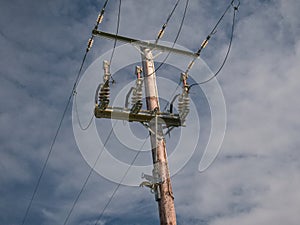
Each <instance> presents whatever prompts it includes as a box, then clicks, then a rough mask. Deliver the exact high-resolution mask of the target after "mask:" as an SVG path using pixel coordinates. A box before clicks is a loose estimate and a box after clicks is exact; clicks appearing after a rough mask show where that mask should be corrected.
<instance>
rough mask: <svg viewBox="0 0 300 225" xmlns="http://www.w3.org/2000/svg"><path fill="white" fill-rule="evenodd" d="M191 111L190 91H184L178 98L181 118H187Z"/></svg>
mask: <svg viewBox="0 0 300 225" xmlns="http://www.w3.org/2000/svg"><path fill="white" fill-rule="evenodd" d="M189 112H190V98H189V95H188V93H186V92H184V93H182V94H181V95H180V96H179V98H178V113H179V115H180V117H181V118H183V119H184V118H185V117H186V116H187V115H188V113H189Z"/></svg>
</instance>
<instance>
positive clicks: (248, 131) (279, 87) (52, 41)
mask: <svg viewBox="0 0 300 225" xmlns="http://www.w3.org/2000/svg"><path fill="white" fill-rule="evenodd" d="M175 2H176V1H175V0H164V1H159V0H154V1H146V0H140V1H137V0H122V10H121V23H120V34H122V35H126V36H130V37H136V38H140V39H144V40H149V39H154V38H155V35H156V34H157V32H158V30H159V29H160V27H161V25H162V24H163V23H164V22H165V19H166V17H167V14H168V13H169V12H170V10H171V9H172V7H173V5H174V3H175ZM228 2H229V1H222V2H220V1H216V0H212V1H194V0H190V3H189V8H188V12H187V16H186V19H185V23H184V27H183V30H182V33H181V35H180V37H179V39H178V42H177V43H178V44H179V45H182V46H184V47H186V48H189V49H191V50H193V51H196V50H197V48H198V47H199V44H201V42H202V40H203V39H204V38H205V37H206V36H207V34H208V33H209V32H210V30H211V28H212V27H213V26H214V24H215V23H216V21H217V20H218V18H219V17H220V15H221V14H222V13H223V11H224V9H225V8H226V7H227V5H228ZM117 3H118V1H113V0H112V1H110V2H109V4H108V6H107V10H106V14H105V17H104V20H103V23H102V25H101V29H103V30H105V31H108V32H115V29H116V16H117V9H118V4H117ZM184 3H185V1H184V0H181V2H180V4H179V6H178V9H177V10H176V11H175V13H174V17H172V19H171V21H170V24H169V26H168V28H167V30H166V33H165V36H164V37H163V40H164V41H169V42H172V41H173V40H174V37H175V35H176V32H177V29H178V26H179V23H180V20H181V18H182V14H183V9H184ZM103 4H104V1H92V0H89V1H84V2H83V1H79V0H73V1H71V0H60V1H58V0H53V1H31V0H28V1H18V0H11V1H3V2H2V4H1V9H0V46H1V51H0V55H1V61H0V68H1V70H0V74H1V76H0V79H1V82H0V86H1V87H0V95H1V98H0V105H1V111H0V124H1V130H0V146H1V151H0V169H1V173H0V182H1V185H0V195H1V201H0V224H3V225H15V224H21V221H22V218H23V216H24V213H25V210H26V207H27V205H28V203H29V200H30V197H31V194H32V191H33V189H34V186H35V184H36V182H37V178H38V176H39V174H40V171H41V168H42V164H43V162H44V160H45V158H46V155H47V153H48V150H49V147H50V144H51V140H52V138H53V136H54V134H55V130H56V128H57V126H58V121H59V119H60V116H61V114H62V111H63V108H64V106H65V104H66V101H67V98H68V95H69V93H70V90H71V88H72V86H73V82H74V79H75V76H76V73H77V71H78V69H79V66H80V62H81V59H82V57H83V53H84V50H85V47H86V42H87V40H88V38H89V37H90V32H91V29H92V28H93V25H94V23H95V19H96V18H97V15H98V12H99V10H100V9H101V7H102V6H103ZM299 9H300V2H299V1H298V0H268V1H266V0H265V1H263V0H252V1H250V0H244V1H243V0H241V5H240V9H239V12H238V13H237V23H236V30H235V34H234V41H233V45H232V51H231V53H230V56H229V59H228V61H227V64H226V65H225V67H224V69H223V70H222V72H221V74H220V75H219V76H218V81H219V83H220V86H221V87H222V90H223V94H224V98H225V101H226V110H227V130H226V133H225V138H224V142H223V145H222V148H221V153H220V155H219V156H218V158H217V159H216V161H215V162H214V164H213V165H212V166H211V167H210V168H209V169H208V170H206V171H205V172H204V173H199V172H198V162H199V159H200V158H201V154H202V153H203V146H201V144H199V145H198V147H197V149H196V152H195V153H194V155H193V157H192V159H191V160H190V161H189V163H188V164H187V165H186V166H185V167H184V168H183V169H182V170H181V171H180V172H179V173H178V174H176V175H175V176H174V177H173V180H172V182H173V191H174V194H175V207H176V212H177V217H178V224H199V225H219V224H222V225H227V224H228V225H229V224H230V225H235V224H243V225H248V224H249V225H250V224H258V225H265V224H272V225H281V224H288V225H296V224H298V223H299V220H300V216H299V212H298V211H299V208H300V199H299V198H300V193H299V186H300V177H299V172H300V171H299V170H300V163H299V162H300V159H299V157H300V154H299V146H300V140H299V137H298V136H299V131H300V120H299V113H300V106H299V85H300V79H299V69H300V65H299V59H300V41H299V38H298V37H299V35H300V21H299V16H298V14H299ZM231 19H232V11H231V12H230V13H229V14H228V15H227V16H226V17H225V19H224V21H223V23H222V24H221V25H220V27H219V28H218V31H217V33H216V34H215V35H214V36H213V38H212V40H211V42H210V43H209V45H208V46H207V48H206V49H205V50H204V51H203V55H202V59H203V60H205V62H206V63H207V64H208V65H209V67H210V68H211V69H212V70H213V71H216V70H217V69H218V66H219V65H220V64H221V62H222V60H223V58H224V55H225V53H226V50H227V46H228V41H229V34H230V25H231ZM146 28H147V29H146ZM112 44H113V43H112V42H111V41H108V40H102V39H96V40H95V44H94V47H93V48H92V50H91V52H90V53H89V56H88V59H87V62H86V66H85V69H86V68H87V66H88V65H90V64H91V63H92V62H93V61H94V60H95V59H96V58H97V57H99V56H100V55H102V54H104V53H105V52H107V51H109V50H110V49H111V48H112ZM100 66H101V65H100ZM169 69H170V70H167V68H165V69H164V70H162V71H161V73H162V74H163V73H166V76H167V77H168V76H169V74H168V73H167V71H172V68H169ZM129 70H130V68H129V67H128V68H126V69H124V70H123V73H125V72H128V71H129ZM121 72H122V71H121ZM121 72H120V74H121ZM157 76H160V74H159V73H158V74H157ZM118 77H121V75H116V78H115V79H116V81H117V82H118ZM129 77H130V76H129V75H128V81H132V79H131V78H129ZM119 81H120V82H124V83H126V79H125V78H122V79H121V78H119ZM121 84H122V83H121ZM121 84H120V85H121ZM117 87H118V86H117ZM198 91H199V95H197V94H196V96H194V100H195V102H196V103H197V102H201V101H200V100H201V99H202V98H203V95H202V94H201V91H200V90H199V89H198ZM195 92H196V93H197V91H195ZM193 95H195V94H194V93H193ZM204 102H205V101H204ZM205 107H207V106H205ZM198 109H199V110H200V111H201V110H203V111H201V112H203V114H204V115H202V119H203V120H205V118H206V114H207V113H208V112H207V110H205V109H201V107H199V108H198ZM201 123H203V124H204V127H203V129H204V131H206V129H207V127H209V125H208V124H206V123H205V122H201ZM104 124H105V123H104ZM106 129H107V127H105V128H104V129H101V127H98V130H99V131H101V132H103V135H104V137H105V136H106V135H107V132H106ZM132 129H135V128H134V127H133V128H132ZM138 131H139V130H138ZM144 132H145V131H144ZM176 132H178V131H174V137H173V140H174V139H175V137H176V135H177V133H176ZM101 134H102V133H101ZM200 134H201V135H203V136H204V139H207V138H208V137H207V134H206V133H205V132H203V133H200ZM141 135H143V134H141ZM203 136H201V137H200V138H202V139H200V142H199V143H202V142H205V140H203ZM173 140H172V136H171V139H167V142H173ZM175 141H176V140H175ZM110 146H111V147H112V149H114V148H113V146H118V143H117V142H116V139H115V138H114V139H113V142H112V143H111V144H110ZM124 151H125V152H126V151H128V152H130V150H129V149H126V148H124ZM114 153H115V155H116V156H120V157H121V158H122V156H121V155H122V154H121V152H120V151H116V152H114ZM129 154H131V153H129ZM149 154H150V153H149ZM123 157H124V156H123ZM145 157H146V156H145ZM122 159H124V160H125V161H126V160H128V159H127V158H126V157H124V158H122ZM89 169H90V167H89V166H88V164H87V163H86V162H85V161H84V159H83V157H82V156H81V154H80V151H79V150H78V147H77V145H76V141H75V138H74V134H73V129H72V111H71V109H69V111H68V113H67V116H66V118H65V120H64V122H63V125H62V129H61V131H60V134H59V136H58V139H57V142H56V144H55V146H54V149H53V153H52V155H51V158H50V160H49V164H48V166H47V168H46V171H45V174H44V176H43V178H42V180H41V185H40V187H39V189H38V192H37V194H36V196H35V199H34V201H33V205H32V208H31V209H30V212H29V215H28V218H27V221H26V224H31V225H37V224H39V225H40V224H43V225H53V224H63V221H64V220H65V218H66V216H67V213H68V211H69V210H70V207H71V205H72V203H73V201H74V199H75V196H76V194H77V193H78V191H79V190H80V188H81V185H82V183H83V182H84V179H85V177H86V176H87V174H88V172H89ZM115 186H116V184H115V183H113V182H110V181H108V180H106V179H105V178H103V177H101V176H99V175H98V174H96V173H93V175H92V176H91V178H90V180H89V183H88V185H87V187H86V189H85V190H84V192H83V194H82V196H81V198H80V200H79V202H78V204H77V206H76V207H75V209H74V212H73V214H72V216H71V217H70V220H69V223H68V224H80V225H87V224H94V223H95V219H96V218H97V216H98V215H99V212H101V210H102V208H103V207H104V205H105V204H106V202H107V201H108V198H109V197H110V195H111V192H112V190H113V188H114V187H115ZM101 223H102V224H107V225H108V224H109V225H110V224H112V225H115V224H117V225H118V224H157V223H158V214H157V206H156V202H155V201H154V197H153V195H151V194H150V193H149V190H146V189H143V188H138V187H127V186H121V188H120V189H119V190H118V193H117V195H116V196H115V198H114V200H113V201H112V203H111V205H110V206H109V207H108V209H107V211H106V212H105V215H104V217H103V220H102V221H101ZM101 223H99V224H101Z"/></svg>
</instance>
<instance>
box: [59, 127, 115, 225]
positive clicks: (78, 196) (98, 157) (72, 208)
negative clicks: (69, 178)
mask: <svg viewBox="0 0 300 225" xmlns="http://www.w3.org/2000/svg"><path fill="white" fill-rule="evenodd" d="M116 124H117V122H115V123H114V125H113V126H112V128H111V130H110V132H109V134H108V136H107V138H106V140H105V142H104V144H103V146H102V149H101V151H100V152H99V154H98V156H97V158H96V160H95V162H94V164H93V166H92V167H91V169H90V171H89V173H88V176H87V177H86V179H85V181H84V183H83V185H82V187H81V189H80V191H79V193H78V195H77V197H76V199H75V201H74V202H73V205H72V207H71V209H70V211H69V213H68V215H67V217H66V219H65V221H64V225H66V224H67V223H68V221H69V218H70V216H71V214H72V212H73V210H74V208H75V206H76V204H77V202H78V200H79V198H80V196H81V194H82V192H83V190H84V189H85V187H86V184H87V182H88V180H89V178H90V177H91V175H92V173H93V171H94V169H95V167H96V165H97V163H98V160H99V159H100V157H101V155H102V153H103V151H104V148H105V146H106V144H107V143H108V141H109V139H110V137H111V135H112V133H113V130H114V127H115V125H116Z"/></svg>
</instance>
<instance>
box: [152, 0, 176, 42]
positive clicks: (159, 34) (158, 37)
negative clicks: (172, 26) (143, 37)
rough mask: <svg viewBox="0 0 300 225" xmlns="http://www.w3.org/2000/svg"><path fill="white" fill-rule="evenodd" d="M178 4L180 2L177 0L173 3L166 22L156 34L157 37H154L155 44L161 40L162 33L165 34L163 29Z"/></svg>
mask: <svg viewBox="0 0 300 225" xmlns="http://www.w3.org/2000/svg"><path fill="white" fill-rule="evenodd" d="M179 2H180V0H177V2H176V3H175V5H174V7H173V9H172V11H171V13H170V14H169V16H168V18H167V21H166V22H165V23H164V24H163V25H162V28H161V29H160V31H159V32H158V34H157V37H156V40H155V44H157V43H158V41H159V39H160V38H162V36H163V35H164V32H165V29H166V27H167V25H168V23H169V21H170V19H171V17H172V15H173V13H174V12H175V9H176V8H177V6H178V3H179Z"/></svg>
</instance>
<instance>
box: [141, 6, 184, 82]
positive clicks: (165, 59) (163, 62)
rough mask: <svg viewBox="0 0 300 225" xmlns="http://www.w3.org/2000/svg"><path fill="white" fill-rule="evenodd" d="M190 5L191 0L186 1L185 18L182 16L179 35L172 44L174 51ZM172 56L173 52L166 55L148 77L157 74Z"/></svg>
mask: <svg viewBox="0 0 300 225" xmlns="http://www.w3.org/2000/svg"><path fill="white" fill-rule="evenodd" d="M188 5H189V0H186V3H185V8H184V12H183V16H182V19H181V23H180V26H179V29H178V32H177V34H176V37H175V40H174V42H173V44H172V47H171V48H172V49H173V48H174V46H175V44H176V42H177V40H178V38H179V35H180V33H181V30H182V27H183V23H184V19H185V17H186V12H187V9H188ZM170 54H171V51H169V52H168V54H167V55H166V57H165V58H164V59H163V61H162V62H161V63H160V64H159V65H158V67H157V68H156V69H155V70H154V72H153V73H150V74H148V75H147V76H146V77H149V76H151V75H153V74H154V73H156V72H157V71H158V70H159V69H160V68H161V67H162V66H163V65H164V64H165V62H166V61H167V59H168V58H169V56H170Z"/></svg>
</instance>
